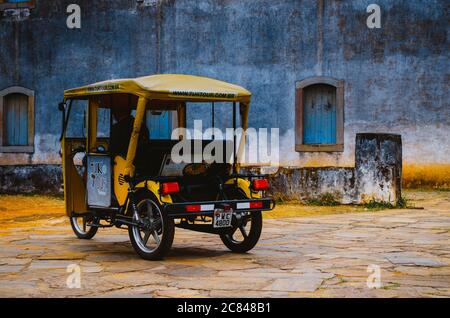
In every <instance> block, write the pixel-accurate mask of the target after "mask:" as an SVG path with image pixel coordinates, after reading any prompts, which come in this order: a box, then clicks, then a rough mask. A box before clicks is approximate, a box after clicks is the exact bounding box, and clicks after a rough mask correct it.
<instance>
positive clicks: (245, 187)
mask: <svg viewBox="0 0 450 318" xmlns="http://www.w3.org/2000/svg"><path fill="white" fill-rule="evenodd" d="M235 180H236V179H235V178H231V179H228V180H227V181H226V182H225V184H233V183H234V182H235ZM251 186H252V183H251V182H250V181H249V180H247V179H243V178H237V187H238V188H239V189H241V190H242V191H244V193H245V196H246V197H247V198H249V199H250V198H255V199H259V198H261V192H260V191H253V190H252V188H251Z"/></svg>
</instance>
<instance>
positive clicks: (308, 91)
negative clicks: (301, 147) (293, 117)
mask: <svg viewBox="0 0 450 318" xmlns="http://www.w3.org/2000/svg"><path fill="white" fill-rule="evenodd" d="M303 105H304V109H303V143H304V144H310V145H320V144H336V88H335V87H333V86H331V85H326V84H315V85H311V86H309V87H306V88H305V90H304V104H303Z"/></svg>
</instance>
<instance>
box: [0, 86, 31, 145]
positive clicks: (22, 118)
mask: <svg viewBox="0 0 450 318" xmlns="http://www.w3.org/2000/svg"><path fill="white" fill-rule="evenodd" d="M3 124H4V137H3V145H4V146H27V145H28V96H27V95H24V94H20V93H13V94H9V95H6V96H5V98H4V106H3Z"/></svg>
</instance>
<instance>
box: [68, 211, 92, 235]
mask: <svg viewBox="0 0 450 318" xmlns="http://www.w3.org/2000/svg"><path fill="white" fill-rule="evenodd" d="M95 223H96V222H95V218H94V217H93V216H92V215H91V214H87V215H80V216H78V215H77V216H71V217H70V225H71V226H72V230H73V232H74V233H75V235H76V236H77V237H78V238H79V239H83V240H90V239H91V238H93V237H94V236H95V234H96V233H97V231H98V227H96V226H92V224H95Z"/></svg>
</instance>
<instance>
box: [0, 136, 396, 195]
mask: <svg viewBox="0 0 450 318" xmlns="http://www.w3.org/2000/svg"><path fill="white" fill-rule="evenodd" d="M401 147H402V143H401V137H400V136H399V135H392V134H358V135H357V136H356V151H355V157H356V160H355V161H356V165H355V167H354V168H349V167H321V168H279V169H278V171H277V172H276V173H274V174H272V175H270V177H269V179H270V186H271V189H270V192H269V194H270V195H271V196H273V197H274V198H275V199H280V200H283V201H305V200H311V199H321V198H322V197H323V196H324V195H328V196H331V197H332V198H333V200H335V201H337V202H339V203H342V204H350V203H366V202H370V201H372V200H375V201H383V202H390V203H392V204H396V203H397V202H398V200H399V199H400V198H401V167H402V148H401ZM246 170H247V171H250V172H258V171H257V170H258V169H257V168H253V169H252V168H246ZM244 172H245V171H244ZM61 183H62V174H61V166H59V165H37V166H33V165H28V166H3V167H2V166H0V193H53V194H60V193H62V187H61Z"/></svg>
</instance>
